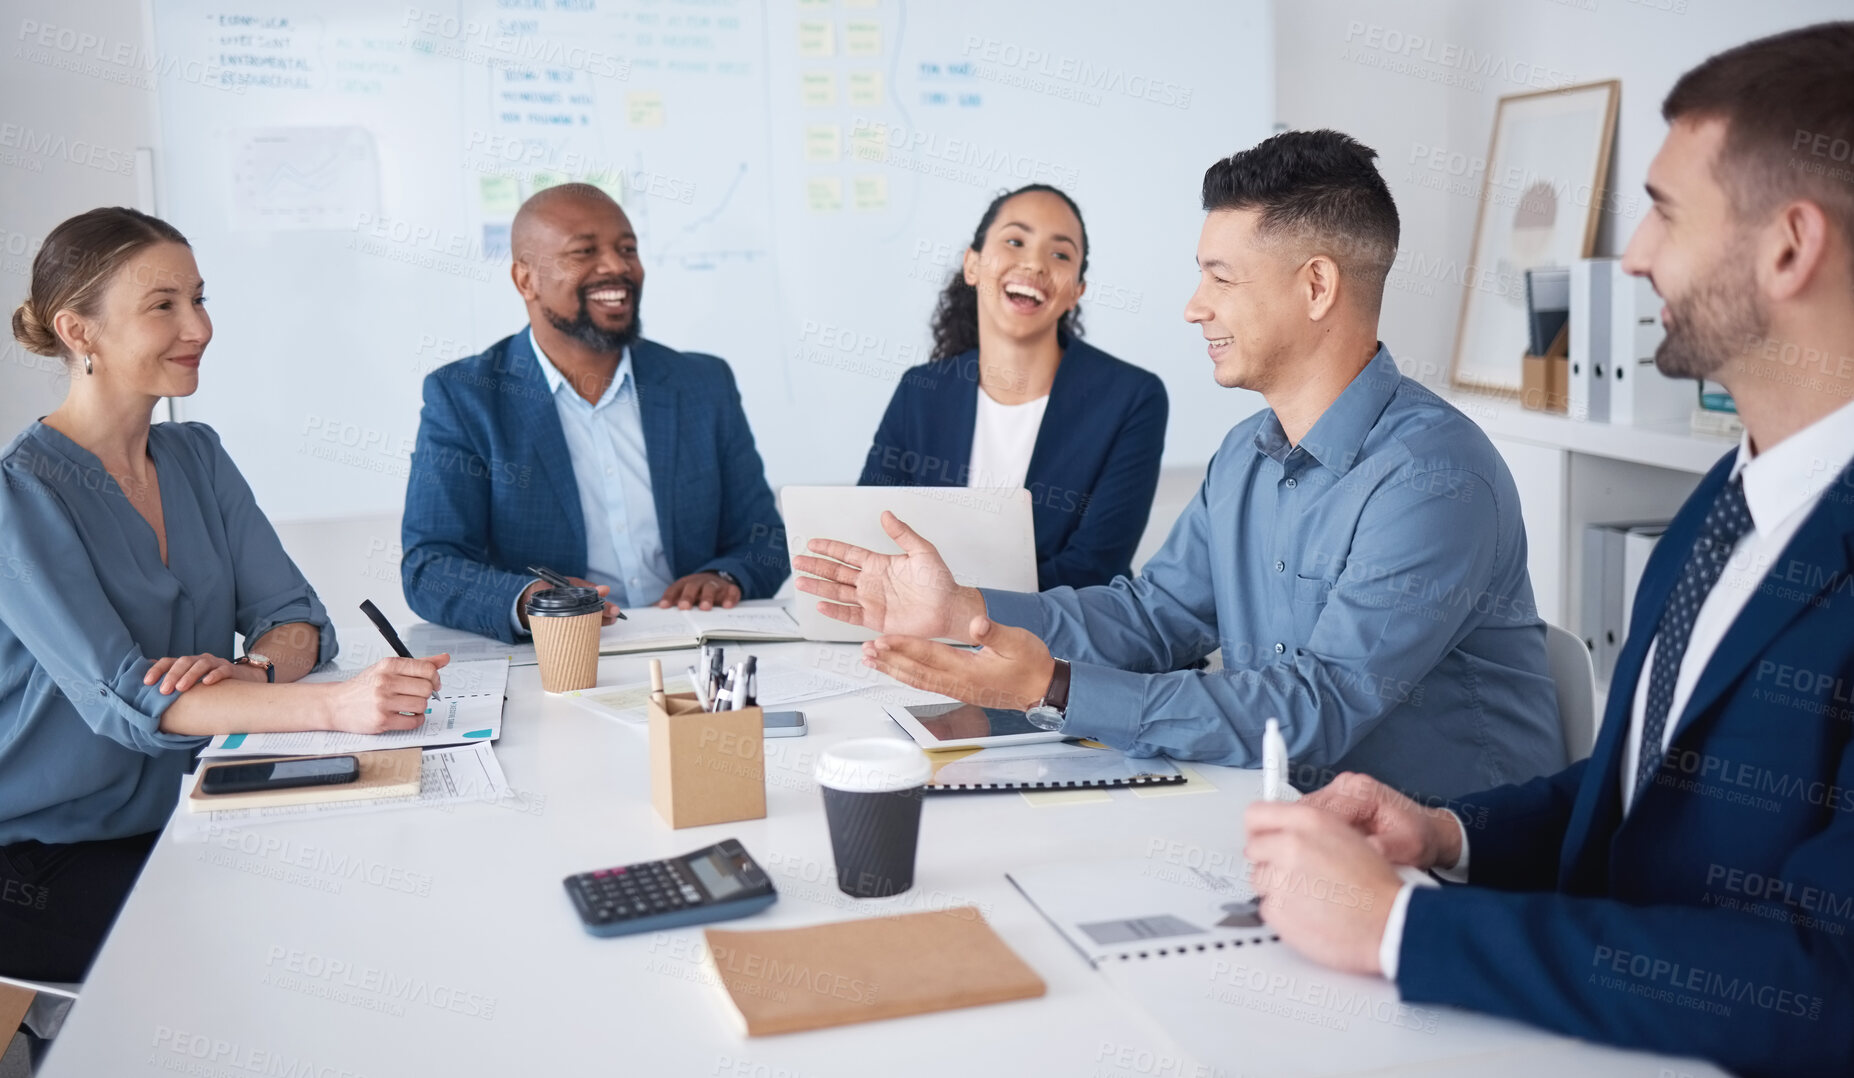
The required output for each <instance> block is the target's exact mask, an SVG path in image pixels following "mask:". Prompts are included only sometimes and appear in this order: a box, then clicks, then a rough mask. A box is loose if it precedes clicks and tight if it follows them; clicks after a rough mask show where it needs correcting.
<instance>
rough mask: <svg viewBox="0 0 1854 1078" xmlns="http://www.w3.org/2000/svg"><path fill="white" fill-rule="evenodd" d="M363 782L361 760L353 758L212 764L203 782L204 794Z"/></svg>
mask: <svg viewBox="0 0 1854 1078" xmlns="http://www.w3.org/2000/svg"><path fill="white" fill-rule="evenodd" d="M359 779H360V761H359V760H357V759H355V758H354V757H352V756H308V757H304V758H302V759H300V760H266V761H262V762H259V763H249V764H239V763H229V764H208V765H207V767H206V775H205V777H204V778H202V779H201V780H200V791H201V792H202V793H206V794H242V793H251V792H252V791H255V790H289V789H294V788H295V787H298V786H339V785H341V784H343V783H347V782H355V781H358V780H359Z"/></svg>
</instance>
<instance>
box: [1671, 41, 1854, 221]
mask: <svg viewBox="0 0 1854 1078" xmlns="http://www.w3.org/2000/svg"><path fill="white" fill-rule="evenodd" d="M1661 116H1662V117H1663V118H1664V119H1666V120H1667V121H1668V122H1669V123H1673V122H1674V121H1676V120H1708V119H1720V120H1724V121H1725V144H1724V146H1723V147H1722V148H1721V149H1720V151H1719V158H1718V160H1717V161H1715V162H1714V163H1713V178H1714V179H1716V180H1718V181H1719V185H1720V186H1721V187H1723V188H1724V189H1725V193H1726V195H1727V197H1728V198H1730V199H1731V203H1732V212H1733V213H1734V214H1735V215H1736V216H1737V217H1738V219H1739V220H1740V221H1744V222H1752V221H1757V220H1761V219H1762V218H1763V217H1764V216H1765V215H1766V214H1768V213H1769V212H1770V211H1771V210H1772V209H1774V208H1776V207H1777V206H1778V205H1780V204H1781V203H1784V202H1788V201H1790V200H1792V199H1798V198H1803V199H1808V200H1809V201H1811V202H1814V203H1815V204H1816V205H1818V206H1820V207H1822V211H1823V212H1824V213H1826V214H1827V215H1828V217H1829V220H1830V221H1831V222H1832V223H1833V224H1834V225H1835V226H1836V227H1838V228H1839V229H1840V231H1841V235H1842V236H1843V237H1844V239H1845V240H1846V241H1847V244H1848V246H1849V248H1850V249H1854V22H1825V23H1818V24H1816V25H1814V26H1805V27H1803V28H1801V29H1799V30H1789V31H1786V32H1784V33H1781V34H1772V35H1771V36H1770V37H1763V38H1759V39H1757V40H1756V41H1752V42H1748V43H1746V44H1743V45H1740V46H1738V47H1737V48H1733V49H1727V50H1726V51H1724V52H1722V53H1719V54H1718V55H1716V56H1712V57H1709V58H1708V59H1707V60H1706V61H1705V62H1704V63H1702V64H1700V65H1699V66H1698V67H1696V68H1694V69H1693V70H1691V71H1689V72H1687V73H1686V74H1684V75H1682V76H1680V81H1679V82H1676V83H1674V88H1673V89H1672V90H1670V91H1668V94H1667V100H1665V101H1663V102H1662V103H1661Z"/></svg>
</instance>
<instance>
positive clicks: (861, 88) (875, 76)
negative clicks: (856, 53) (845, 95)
mask: <svg viewBox="0 0 1854 1078" xmlns="http://www.w3.org/2000/svg"><path fill="white" fill-rule="evenodd" d="M849 79H850V104H852V105H855V106H857V107H858V108H876V107H878V106H880V105H881V104H882V73H881V72H880V71H852V72H850V73H849Z"/></svg>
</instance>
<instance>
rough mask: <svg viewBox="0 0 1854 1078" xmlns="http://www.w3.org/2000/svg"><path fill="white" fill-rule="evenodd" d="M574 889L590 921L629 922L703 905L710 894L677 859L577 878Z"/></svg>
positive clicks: (600, 922) (572, 885)
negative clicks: (704, 890)
mask: <svg viewBox="0 0 1854 1078" xmlns="http://www.w3.org/2000/svg"><path fill="white" fill-rule="evenodd" d="M571 889H572V891H573V892H574V895H575V897H576V898H577V899H578V901H579V905H580V907H581V908H582V909H584V910H585V911H586V913H587V917H588V919H589V920H591V921H593V922H595V923H598V924H610V923H612V922H614V921H628V920H631V919H633V918H636V917H645V916H649V915H651V914H657V913H669V912H672V911H675V910H682V909H687V908H689V907H691V906H700V905H702V904H703V903H704V902H705V901H706V896H705V895H703V893H702V892H701V890H699V889H698V888H697V887H696V883H695V880H694V879H693V878H691V877H690V874H689V871H688V870H687V869H685V868H684V867H683V866H682V865H681V864H680V863H679V862H677V861H646V862H644V863H642V864H636V865H625V866H624V867H623V868H605V869H600V870H599V871H597V872H587V873H583V874H581V875H578V876H575V877H573V881H572V884H571Z"/></svg>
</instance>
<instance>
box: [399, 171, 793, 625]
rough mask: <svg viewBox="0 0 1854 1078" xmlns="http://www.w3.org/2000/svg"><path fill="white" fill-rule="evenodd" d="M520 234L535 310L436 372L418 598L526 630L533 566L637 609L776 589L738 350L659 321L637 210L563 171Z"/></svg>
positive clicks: (416, 488)
mask: <svg viewBox="0 0 1854 1078" xmlns="http://www.w3.org/2000/svg"><path fill="white" fill-rule="evenodd" d="M510 242H511V246H512V249H513V258H512V260H511V264H510V276H511V278H512V280H513V283H514V285H515V288H516V291H518V292H519V293H520V294H521V297H522V301H523V303H524V304H525V305H526V306H527V308H528V318H529V324H528V326H527V327H525V328H523V329H520V330H518V331H516V332H515V333H513V334H511V335H509V336H508V337H505V338H503V339H502V340H500V341H497V342H496V343H495V344H493V345H491V346H490V347H489V348H488V349H487V350H485V351H484V352H483V353H482V354H481V355H477V356H472V357H470V358H469V359H463V360H458V361H457V362H455V363H450V364H447V365H445V366H444V367H441V368H439V369H438V370H436V371H433V372H432V373H431V374H430V375H429V376H428V377H427V378H426V379H425V388H424V395H425V407H424V411H423V413H422V414H421V415H420V417H419V429H418V445H417V448H416V449H415V450H414V452H413V454H412V469H411V474H410V476H409V477H408V480H407V483H406V510H405V518H404V525H403V535H404V547H405V552H406V553H405V558H404V560H403V561H402V562H401V565H400V576H401V582H402V584H403V586H404V588H405V593H406V600H407V602H408V603H409V604H410V605H411V607H412V609H413V610H414V611H416V612H418V614H419V615H420V616H422V617H424V618H427V619H429V620H431V621H435V622H438V623H439V624H442V625H449V626H451V627H453V628H458V629H465V630H468V631H470V632H475V633H482V634H483V635H485V636H494V637H499V638H501V639H503V640H511V641H512V640H514V639H515V638H516V637H518V636H519V635H521V634H522V633H523V632H525V631H526V624H525V622H524V620H523V619H524V618H525V616H526V615H525V613H524V610H523V607H524V605H525V603H526V600H527V598H528V597H529V596H530V595H531V594H533V592H534V591H536V590H538V589H539V588H541V587H543V586H544V585H542V583H541V582H540V581H538V580H536V579H535V577H534V575H533V574H531V573H530V572H528V567H529V566H531V565H533V566H542V567H545V568H549V569H552V570H555V571H557V572H560V573H563V574H565V575H567V576H569V577H571V578H572V579H574V580H575V581H576V582H579V583H583V584H591V585H595V586H597V587H600V588H602V589H605V590H606V592H607V598H609V599H610V600H611V601H612V603H616V604H622V605H624V606H643V605H646V604H651V603H655V604H657V605H659V606H677V607H680V608H682V609H684V610H687V609H691V608H693V607H698V606H699V607H700V608H702V609H704V610H706V609H709V608H711V607H714V606H732V605H733V604H734V603H736V602H737V601H739V600H741V599H743V598H744V599H762V598H769V597H770V596H771V595H772V594H773V593H774V592H776V591H777V590H778V589H779V585H780V584H781V583H782V582H784V580H785V577H786V574H787V572H788V571H789V567H788V566H787V564H786V556H785V529H784V527H783V526H782V525H781V523H780V520H779V511H778V509H777V507H776V506H775V504H774V502H773V495H772V488H771V487H769V486H768V485H767V483H766V473H765V469H764V467H763V466H762V464H761V461H760V455H759V452H758V451H757V450H756V449H755V448H754V444H753V431H752V429H751V428H750V427H749V425H748V423H747V415H746V411H745V410H744V409H743V408H742V406H741V399H740V390H739V388H738V387H737V386H736V385H735V382H734V375H733V372H732V371H731V370H730V369H729V368H728V365H727V363H726V362H725V361H723V360H722V359H721V358H720V357H718V356H709V355H702V354H700V353H696V352H678V351H675V350H673V349H670V348H666V347H664V346H663V345H661V344H658V343H656V342H655V341H652V340H649V339H647V338H645V337H643V336H642V324H641V322H640V321H639V316H638V309H639V306H638V305H639V301H640V299H641V297H642V291H643V285H644V263H643V260H642V258H641V257H640V255H639V253H638V246H637V234H636V232H635V231H634V230H633V229H632V227H631V222H630V219H629V218H627V217H626V216H625V214H624V211H623V210H622V209H620V208H619V206H618V204H617V203H616V202H613V201H612V200H611V198H610V196H608V195H606V194H605V193H604V192H602V191H600V190H599V189H598V188H596V187H592V186H589V185H587V184H580V183H569V184H560V185H558V186H555V187H550V188H547V189H546V190H544V191H541V192H539V193H537V194H536V195H534V196H533V197H532V198H530V199H529V200H528V201H527V202H526V203H525V204H523V206H522V208H521V211H520V212H519V213H518V214H516V216H515V221H514V223H513V225H512V226H511V228H510ZM615 617H616V610H615V608H613V607H611V606H609V605H608V608H607V611H606V620H607V622H608V623H609V622H610V621H611V620H613V619H615Z"/></svg>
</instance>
